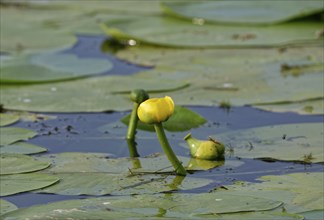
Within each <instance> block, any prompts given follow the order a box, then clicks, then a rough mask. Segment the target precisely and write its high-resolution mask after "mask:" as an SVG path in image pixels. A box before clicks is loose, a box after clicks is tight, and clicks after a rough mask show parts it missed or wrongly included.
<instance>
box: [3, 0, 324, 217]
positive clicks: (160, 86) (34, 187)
mask: <svg viewBox="0 0 324 220" xmlns="http://www.w3.org/2000/svg"><path fill="white" fill-rule="evenodd" d="M127 3H128V4H129V5H128V6H129V7H125V1H110V0H101V1H95V0H94V1H80V2H78V3H77V4H76V3H74V2H73V1H46V2H42V1H32V0H25V1H22V0H19V1H15V0H11V1H7V0H4V1H1V5H0V7H1V8H0V9H1V19H0V22H1V32H0V44H1V56H0V62H1V67H0V71H1V75H0V82H1V87H0V102H1V106H2V107H3V108H4V109H5V110H14V111H11V112H8V113H6V114H1V115H0V126H1V128H0V154H1V161H0V163H1V166H0V179H1V181H0V195H1V196H3V197H5V196H10V195H13V194H17V193H21V192H28V191H32V192H33V193H48V194H59V195H91V196H101V197H99V198H89V199H82V200H68V201H62V202H54V203H49V204H43V205H37V206H32V207H29V208H19V209H18V208H17V207H16V206H15V205H14V204H12V203H10V202H8V201H6V200H4V199H1V200H0V214H1V218H3V219H21V218H28V219H50V218H72V219H105V218H107V216H109V218H128V217H129V218H150V219H151V218H155V217H170V218H185V219H190V218H193V219H197V218H214V219H217V218H219V219H233V218H240V219H244V218H245V219H260V218H269V219H303V218H304V217H306V218H310V219H313V218H318V219H319V218H321V216H322V215H323V206H322V204H323V194H324V192H323V187H322V183H323V173H322V172H312V173H304V172H302V173H294V174H287V175H276V176H275V175H273V176H263V177H260V178H259V179H258V180H259V182H257V183H250V182H237V183H236V184H234V185H226V186H223V187H221V188H216V189H215V190H213V191H210V192H209V193H207V192H205V193H199V194H193V193H163V192H170V191H177V190H186V189H193V188H199V187H202V186H206V185H208V184H211V183H212V182H213V181H211V180H209V179H203V178H196V177H190V175H188V176H186V177H183V176H174V175H170V174H172V171H173V170H174V169H172V168H170V167H168V165H167V164H169V162H168V159H167V157H165V156H163V155H159V154H158V155H153V156H147V157H138V158H111V157H110V155H109V154H101V153H77V152H75V153H71V152H65V153H59V154H44V155H42V154H39V153H42V152H45V151H46V149H45V148H43V147H40V146H35V145H33V144H30V143H28V142H27V140H28V139H30V138H33V137H35V136H37V133H36V132H35V131H32V130H29V129H22V128H18V127H14V123H15V122H17V121H18V120H21V117H20V116H18V115H17V112H15V111H16V110H20V111H33V112H102V111H125V110H130V109H131V108H132V104H133V103H132V100H130V99H129V97H128V94H129V92H130V91H132V90H134V89H138V88H143V89H145V90H146V91H147V92H148V93H149V94H150V96H152V97H162V96H166V95H169V96H171V97H172V98H173V99H174V101H175V103H176V104H177V105H178V106H175V109H174V111H175V112H174V114H173V116H172V117H170V119H169V120H168V121H166V122H165V123H164V124H163V127H164V128H165V129H166V130H168V131H171V132H172V131H179V130H180V131H185V130H189V129H191V128H193V127H198V126H199V125H202V124H204V123H205V122H206V120H205V119H204V118H202V117H201V116H199V115H197V114H195V113H194V112H192V111H190V110H188V109H187V108H184V107H180V105H204V106H217V105H219V106H222V105H223V106H224V105H225V104H226V106H228V107H231V106H243V105H252V106H254V107H256V108H261V109H266V110H271V111H294V112H298V113H302V114H323V112H324V109H323V83H322V82H323V60H324V59H323V58H324V57H323V26H322V23H321V21H318V19H317V17H320V15H322V14H323V4H322V2H320V1H312V0H309V1H298V4H296V2H294V1H278V2H271V3H269V2H267V1H260V2H257V3H256V2H255V1H253V2H252V1H240V2H239V1H199V4H198V3H196V2H194V1H188V2H169V1H165V2H163V1H162V2H160V1H129V2H127ZM265 8H266V10H264V9H265ZM238 9H239V10H238ZM243 9H244V10H243ZM207 12H208V13H207ZM260 12H264V13H260ZM36 14H37V16H35V15H36ZM304 17H307V19H303V18H304ZM314 17H315V19H314ZM22 21H23V22H22ZM99 26H101V28H100V27H99ZM104 32H106V33H108V34H109V37H112V38H113V39H114V40H113V41H112V40H111V39H108V40H107V42H103V45H101V46H102V48H103V49H107V48H108V49H109V50H110V47H109V46H107V45H110V46H111V44H112V42H119V43H118V45H119V44H120V45H121V48H123V49H122V50H117V51H116V54H115V55H116V56H117V57H118V58H120V59H123V60H127V61H128V62H131V63H134V64H138V65H143V66H149V67H154V68H152V69H151V70H146V71H142V72H140V73H137V74H134V75H129V76H118V75H109V73H110V70H111V69H112V68H113V63H112V62H110V61H109V60H108V58H107V56H105V55H102V56H100V57H91V56H89V57H88V56H80V55H76V54H72V53H69V52H67V50H66V48H68V47H71V46H72V45H73V44H75V43H76V42H77V38H76V35H75V34H76V33H78V34H92V35H102V34H104ZM93 49H94V50H99V49H101V48H90V50H93ZM309 85H311V86H309ZM94 97H95V98H94ZM185 117H187V118H190V123H179V122H181V121H183V120H185V119H184V118H185ZM129 118H130V116H125V117H124V118H123V119H122V122H123V123H125V124H127V125H128V123H129ZM122 122H117V123H119V125H121V126H122ZM137 127H138V128H139V129H145V130H152V129H154V128H153V127H152V126H150V125H147V124H144V123H141V122H139V124H138V126H137ZM123 128H124V129H125V127H123ZM283 135H284V136H283ZM212 137H214V138H217V139H218V140H220V141H221V142H223V143H226V144H227V145H228V146H230V148H232V147H233V149H229V150H233V152H232V153H234V154H235V156H236V157H240V158H257V159H268V160H281V161H297V162H306V163H323V162H324V152H323V148H322V144H323V140H322V138H323V125H322V124H321V123H308V124H287V125H275V126H271V127H262V128H253V129H247V130H238V131H225V132H223V133H221V134H217V136H215V135H214V136H212ZM178 159H179V161H181V162H182V164H183V165H184V167H185V169H186V170H187V171H188V170H191V171H192V172H193V171H197V170H206V169H210V168H214V167H217V166H220V165H222V166H225V167H226V166H228V167H230V168H232V167H236V166H240V165H241V163H233V161H231V160H226V161H204V160H198V159H195V158H188V157H178ZM305 186H307V187H305ZM109 195H113V196H109Z"/></svg>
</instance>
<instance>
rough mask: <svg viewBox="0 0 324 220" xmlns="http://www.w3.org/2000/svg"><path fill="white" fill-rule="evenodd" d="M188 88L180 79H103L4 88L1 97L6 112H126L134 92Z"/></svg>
mask: <svg viewBox="0 0 324 220" xmlns="http://www.w3.org/2000/svg"><path fill="white" fill-rule="evenodd" d="M187 86H188V84H187V83H186V82H184V81H179V80H174V81H169V80H154V79H144V78H133V77H122V76H102V77H95V78H87V79H78V80H73V81H63V82H57V83H51V84H35V85H28V86H9V85H3V86H1V89H0V92H1V94H0V98H1V102H2V104H3V105H4V107H5V108H6V109H16V110H26V111H34V112H101V111H108V110H115V111H124V110H129V109H131V108H132V102H131V100H130V98H129V94H130V91H132V90H133V89H138V88H142V89H145V90H146V91H147V92H149V93H150V92H163V91H164V92H167V91H170V90H178V89H183V88H184V87H187ZM63 97H64V98H63ZM93 97H96V98H95V99H94V98H93ZM67 100H69V101H67Z"/></svg>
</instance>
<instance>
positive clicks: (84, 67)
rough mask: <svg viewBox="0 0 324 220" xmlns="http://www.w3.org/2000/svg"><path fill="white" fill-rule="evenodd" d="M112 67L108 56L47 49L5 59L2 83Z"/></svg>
mask: <svg viewBox="0 0 324 220" xmlns="http://www.w3.org/2000/svg"><path fill="white" fill-rule="evenodd" d="M111 68H112V63H111V62H110V61H109V60H108V59H94V58H79V57H78V56H76V55H74V54H60V53H43V54H38V55H36V54H35V55H30V56H24V57H16V58H15V57H13V58H10V59H5V60H3V61H2V62H1V68H0V70H1V76H0V81H1V83H40V82H48V81H58V80H67V79H74V78H79V77H85V76H89V75H93V74H99V73H103V72H106V71H108V70H110V69H111Z"/></svg>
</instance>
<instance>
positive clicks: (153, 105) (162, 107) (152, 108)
mask: <svg viewBox="0 0 324 220" xmlns="http://www.w3.org/2000/svg"><path fill="white" fill-rule="evenodd" d="M173 111H174V103H173V100H172V98H171V97H169V96H165V97H164V98H151V99H148V100H146V101H144V102H142V103H141V104H140V106H139V107H138V110H137V115H138V118H139V119H140V120H141V121H142V122H144V123H147V124H154V123H160V122H164V121H166V120H168V119H169V117H170V116H171V115H172V114H173Z"/></svg>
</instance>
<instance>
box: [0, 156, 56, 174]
mask: <svg viewBox="0 0 324 220" xmlns="http://www.w3.org/2000/svg"><path fill="white" fill-rule="evenodd" d="M0 158H1V161H0V165H1V166H0V174H1V175H3V174H15V173H28V172H34V171H38V170H43V169H45V168H47V167H49V166H50V165H51V163H49V162H41V161H37V160H34V158H32V157H30V156H26V155H22V154H3V153H1V154H0Z"/></svg>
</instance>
